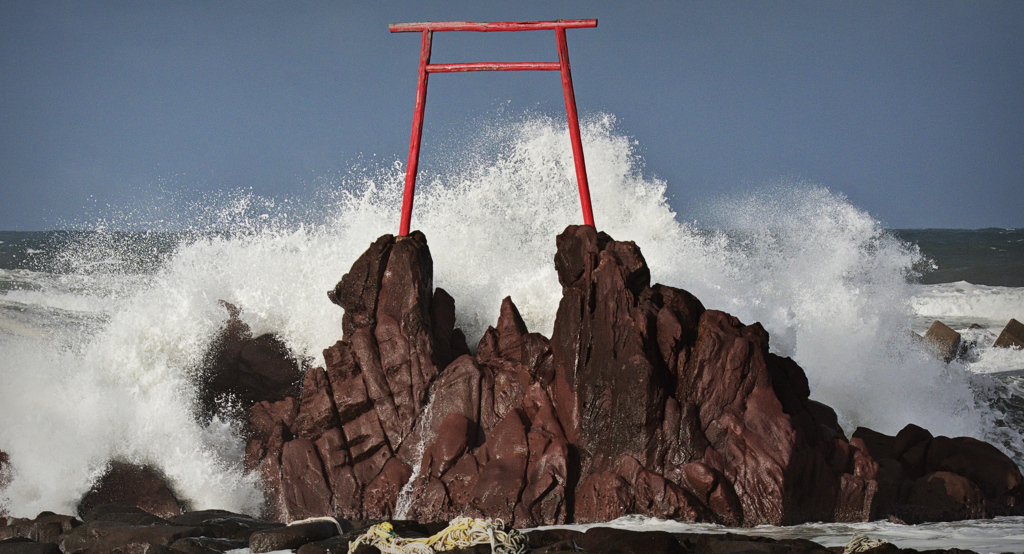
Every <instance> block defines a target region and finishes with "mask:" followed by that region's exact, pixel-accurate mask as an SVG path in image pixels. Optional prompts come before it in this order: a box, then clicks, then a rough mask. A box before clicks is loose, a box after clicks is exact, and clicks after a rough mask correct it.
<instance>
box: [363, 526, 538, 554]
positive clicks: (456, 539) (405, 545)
mask: <svg viewBox="0 0 1024 554" xmlns="http://www.w3.org/2000/svg"><path fill="white" fill-rule="evenodd" d="M361 544H368V545H371V546H375V547H377V549H379V550H380V551H381V552H382V553H384V554H434V553H436V552H447V551H449V550H457V549H459V548H469V547H471V546H473V545H476V544H490V545H491V552H493V553H494V554H525V552H526V551H527V541H526V535H523V534H522V533H520V532H519V531H516V530H515V529H509V530H508V531H505V522H503V521H502V520H500V519H480V518H471V517H457V518H455V519H453V520H452V521H451V523H449V524H448V527H445V528H444V529H443V530H441V532H439V533H437V534H436V535H434V536H432V537H426V538H422V539H406V538H402V537H399V536H398V535H397V534H395V528H394V527H393V526H392V525H391V523H389V522H386V521H385V522H384V523H378V524H377V525H374V526H373V527H370V528H369V529H368V530H367V531H366V533H364V534H362V535H361V536H359V537H358V538H356V540H354V541H352V542H350V543H349V544H348V552H349V554H353V553H354V552H355V551H356V549H357V548H359V545H361Z"/></svg>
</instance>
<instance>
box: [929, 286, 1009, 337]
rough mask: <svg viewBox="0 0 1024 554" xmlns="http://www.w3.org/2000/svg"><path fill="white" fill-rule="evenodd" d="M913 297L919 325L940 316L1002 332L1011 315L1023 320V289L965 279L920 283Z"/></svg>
mask: <svg viewBox="0 0 1024 554" xmlns="http://www.w3.org/2000/svg"><path fill="white" fill-rule="evenodd" d="M915 289H916V294H915V295H914V299H913V303H912V305H913V307H914V313H915V318H916V320H917V325H916V327H918V328H921V327H923V328H925V329H927V327H928V325H931V323H932V321H934V320H936V319H938V320H940V321H942V322H943V323H945V324H947V325H949V326H950V327H953V328H954V329H963V328H967V327H969V326H970V325H971V324H972V323H977V324H978V325H982V326H985V327H988V328H989V329H991V330H993V331H995V333H997V334H998V333H999V331H1000V330H1001V329H1002V328H1003V326H1004V325H1006V323H1007V322H1008V321H1010V319H1011V318H1015V319H1017V320H1018V321H1024V289H1022V288H1016V287H991V286H985V285H974V284H971V283H967V282H965V281H959V282H956V283H942V284H939V285H918V286H917V287H915Z"/></svg>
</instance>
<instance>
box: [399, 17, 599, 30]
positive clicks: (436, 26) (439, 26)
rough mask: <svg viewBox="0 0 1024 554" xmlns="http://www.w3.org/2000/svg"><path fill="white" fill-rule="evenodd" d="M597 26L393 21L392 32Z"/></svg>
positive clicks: (588, 23)
mask: <svg viewBox="0 0 1024 554" xmlns="http://www.w3.org/2000/svg"><path fill="white" fill-rule="evenodd" d="M587 27H597V20H596V19H557V20H555V21H489V22H482V23H478V22H476V21H423V22H420V23H391V24H389V25H388V30H389V31H391V32H392V33H409V32H414V31H428V30H429V31H478V32H485V33H487V32H495V31H550V30H552V29H583V28H587Z"/></svg>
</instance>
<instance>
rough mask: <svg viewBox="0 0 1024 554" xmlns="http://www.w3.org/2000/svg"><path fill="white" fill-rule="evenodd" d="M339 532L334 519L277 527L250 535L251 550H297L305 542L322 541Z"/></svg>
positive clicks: (256, 551) (257, 551)
mask: <svg viewBox="0 0 1024 554" xmlns="http://www.w3.org/2000/svg"><path fill="white" fill-rule="evenodd" d="M338 534H339V532H338V526H337V525H335V523H334V522H333V521H311V522H308V523H298V524H295V525H288V526H285V527H275V528H273V529H264V530H262V531H256V532H255V533H253V534H252V535H251V536H250V537H249V550H250V551H251V552H253V553H254V554H255V553H260V552H272V551H275V550H295V549H297V548H299V547H301V546H302V545H304V544H307V543H311V542H316V541H322V540H324V539H327V538H330V537H333V536H335V535H338Z"/></svg>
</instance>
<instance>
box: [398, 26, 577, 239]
mask: <svg viewBox="0 0 1024 554" xmlns="http://www.w3.org/2000/svg"><path fill="white" fill-rule="evenodd" d="M432 34H433V33H432V31H430V30H427V29H424V30H423V40H422V42H421V44H420V75H419V81H418V82H417V84H416V109H415V111H414V112H413V116H412V136H411V137H410V138H409V163H408V164H406V167H405V193H404V194H403V195H402V225H401V227H400V228H399V231H398V234H399V235H400V236H403V237H404V236H406V235H408V234H409V221H410V219H412V198H413V194H414V192H415V191H416V169H417V166H419V163H420V138H421V137H422V136H423V109H424V108H425V107H426V104H427V65H429V64H430V39H431V37H432ZM563 75H564V73H563Z"/></svg>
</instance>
